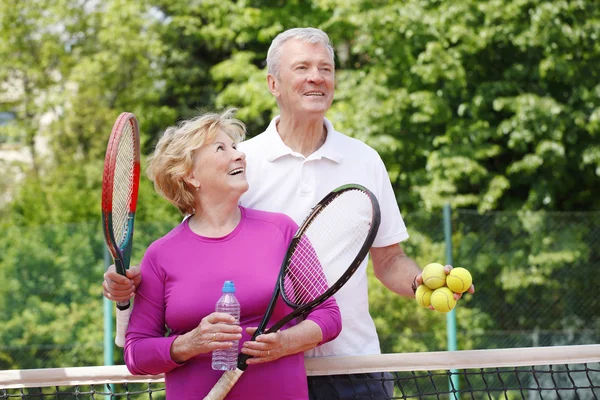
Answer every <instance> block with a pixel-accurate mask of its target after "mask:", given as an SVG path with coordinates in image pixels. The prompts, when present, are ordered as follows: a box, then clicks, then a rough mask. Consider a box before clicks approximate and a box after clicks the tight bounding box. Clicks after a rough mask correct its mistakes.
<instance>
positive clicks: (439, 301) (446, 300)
mask: <svg viewBox="0 0 600 400" xmlns="http://www.w3.org/2000/svg"><path fill="white" fill-rule="evenodd" d="M431 305H432V306H433V308H435V310H436V311H440V312H448V311H450V310H452V309H453V308H454V306H455V305H456V300H454V293H453V292H452V290H450V289H448V288H447V287H441V288H439V289H435V290H434V291H433V293H431Z"/></svg>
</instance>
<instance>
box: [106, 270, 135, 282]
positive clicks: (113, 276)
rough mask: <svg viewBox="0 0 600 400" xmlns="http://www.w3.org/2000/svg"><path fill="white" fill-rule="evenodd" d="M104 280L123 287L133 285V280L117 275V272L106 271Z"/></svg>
mask: <svg viewBox="0 0 600 400" xmlns="http://www.w3.org/2000/svg"><path fill="white" fill-rule="evenodd" d="M104 280H105V281H109V282H110V281H112V282H114V283H117V284H121V285H129V286H131V285H132V282H131V279H129V278H128V277H126V276H123V275H121V274H119V273H117V272H116V271H106V272H105V273H104Z"/></svg>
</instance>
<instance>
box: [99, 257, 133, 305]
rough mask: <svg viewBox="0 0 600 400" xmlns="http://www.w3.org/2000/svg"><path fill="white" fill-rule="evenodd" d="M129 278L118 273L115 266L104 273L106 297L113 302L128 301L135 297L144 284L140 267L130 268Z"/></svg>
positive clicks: (128, 271) (103, 285)
mask: <svg viewBox="0 0 600 400" xmlns="http://www.w3.org/2000/svg"><path fill="white" fill-rule="evenodd" d="M126 274H127V276H123V275H121V274H119V273H117V271H116V269H115V266H114V265H111V266H110V267H108V269H107V270H106V272H105V273H104V282H102V287H103V288H104V297H106V298H107V299H109V300H112V301H117V302H120V301H127V300H129V299H131V298H132V297H133V296H135V290H136V288H137V287H138V285H139V284H140V283H141V282H142V271H141V270H140V267H138V266H132V267H130V268H129V269H128V270H127V272H126Z"/></svg>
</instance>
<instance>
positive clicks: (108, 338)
mask: <svg viewBox="0 0 600 400" xmlns="http://www.w3.org/2000/svg"><path fill="white" fill-rule="evenodd" d="M103 247H104V271H106V270H107V269H108V267H109V266H110V260H111V257H110V253H109V252H108V248H107V247H106V246H103ZM102 300H103V303H102V305H103V309H104V365H113V364H114V360H115V359H114V347H113V344H114V342H113V313H112V311H113V302H112V301H110V300H109V299H107V298H106V297H104V296H102ZM105 398H106V399H107V400H108V399H110V396H105Z"/></svg>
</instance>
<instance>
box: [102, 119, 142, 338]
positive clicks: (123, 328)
mask: <svg viewBox="0 0 600 400" xmlns="http://www.w3.org/2000/svg"><path fill="white" fill-rule="evenodd" d="M139 183H140V131H139V128H138V122H137V119H136V118H135V115H133V114H132V113H127V112H124V113H121V115H119V118H117V121H116V122H115V124H114V126H113V129H112V132H111V134H110V139H109V140H108V147H107V149H106V158H105V159H104V172H103V174H102V228H103V231H104V240H105V241H106V246H107V247H108V251H109V252H110V254H111V256H112V258H113V260H114V262H115V267H116V270H117V272H118V273H119V274H121V275H125V271H127V269H128V268H129V260H130V258H131V248H132V244H133V240H132V239H133V221H134V217H135V207H136V204H137V197H138V187H139ZM129 305H130V303H129V301H126V302H119V303H117V324H116V325H117V333H116V337H115V343H116V345H117V346H119V347H123V346H124V345H125V332H127V325H128V324H129V316H130V315H131V310H130V308H129Z"/></svg>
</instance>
